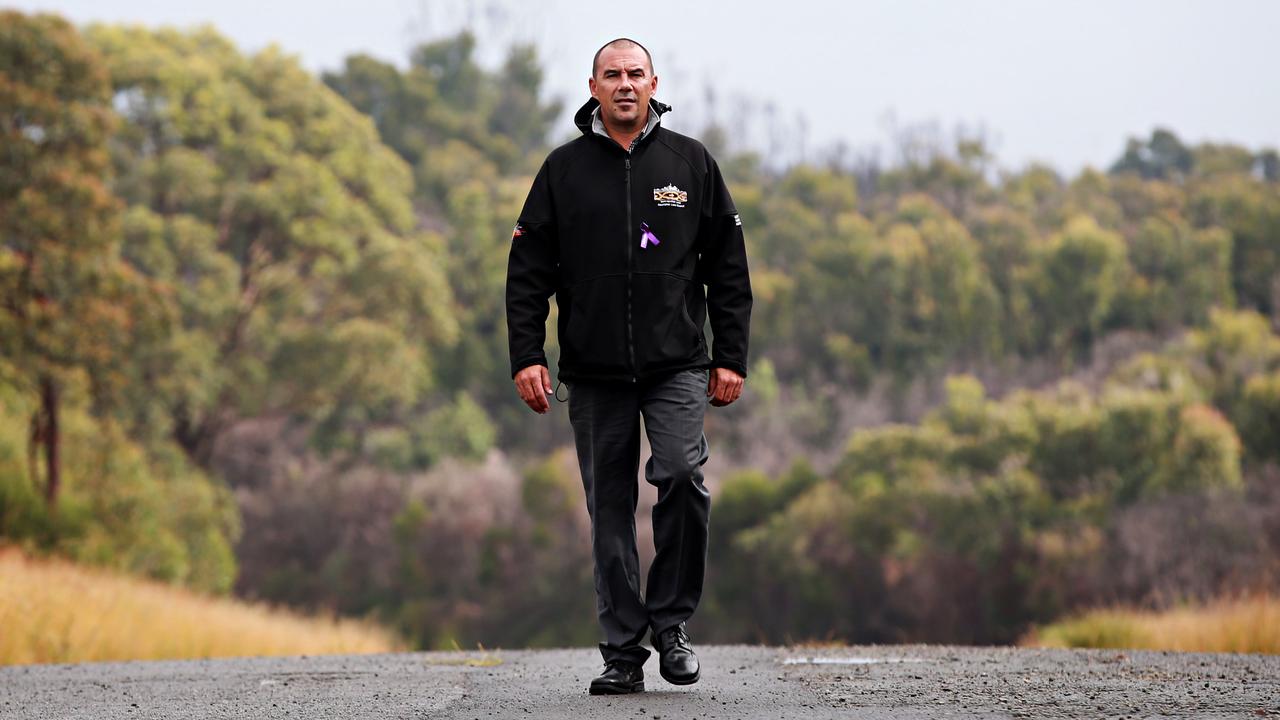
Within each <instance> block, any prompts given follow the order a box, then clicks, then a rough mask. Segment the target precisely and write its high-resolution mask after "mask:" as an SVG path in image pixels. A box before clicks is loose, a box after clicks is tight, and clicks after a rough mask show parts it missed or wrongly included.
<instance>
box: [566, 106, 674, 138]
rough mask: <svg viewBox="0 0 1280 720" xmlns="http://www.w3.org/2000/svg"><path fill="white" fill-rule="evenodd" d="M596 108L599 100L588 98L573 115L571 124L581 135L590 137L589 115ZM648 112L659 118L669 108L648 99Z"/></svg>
mask: <svg viewBox="0 0 1280 720" xmlns="http://www.w3.org/2000/svg"><path fill="white" fill-rule="evenodd" d="M598 107H600V101H599V100H596V99H595V98H588V99H587V101H586V102H585V103H583V105H582V107H580V108H578V112H576V113H574V114H573V124H574V125H577V126H578V130H580V131H581V132H582V134H583V135H591V113H593V112H595V109H596V108H598ZM649 112H652V113H657V115H658V117H659V118H661V117H662V116H663V115H664V114H666V113H669V112H671V106H670V105H668V104H666V103H664V102H658V101H657V100H654V99H653V98H649Z"/></svg>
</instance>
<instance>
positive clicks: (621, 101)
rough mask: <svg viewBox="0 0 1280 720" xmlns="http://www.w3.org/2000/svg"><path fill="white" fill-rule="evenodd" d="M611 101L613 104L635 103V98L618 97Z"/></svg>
mask: <svg viewBox="0 0 1280 720" xmlns="http://www.w3.org/2000/svg"><path fill="white" fill-rule="evenodd" d="M613 103H614V104H615V105H635V104H636V99H635V98H618V99H617V100H614V101H613Z"/></svg>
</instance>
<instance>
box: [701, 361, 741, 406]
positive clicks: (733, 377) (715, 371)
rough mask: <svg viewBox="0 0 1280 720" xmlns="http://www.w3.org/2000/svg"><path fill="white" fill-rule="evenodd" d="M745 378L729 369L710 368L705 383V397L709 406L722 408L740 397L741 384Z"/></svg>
mask: <svg viewBox="0 0 1280 720" xmlns="http://www.w3.org/2000/svg"><path fill="white" fill-rule="evenodd" d="M746 381H747V379H746V378H744V377H743V376H741V375H739V374H738V373H736V372H734V371H732V370H730V369H729V368H722V367H717V368H711V378H710V380H709V381H708V382H707V395H708V396H709V397H710V398H711V405H712V406H714V407H724V406H725V405H728V404H729V403H731V402H733V401H734V400H737V399H738V397H739V396H740V395H742V384H743V383H745V382H746Z"/></svg>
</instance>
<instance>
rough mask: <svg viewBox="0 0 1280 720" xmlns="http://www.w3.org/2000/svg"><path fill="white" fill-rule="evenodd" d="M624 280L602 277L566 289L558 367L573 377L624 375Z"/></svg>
mask: <svg viewBox="0 0 1280 720" xmlns="http://www.w3.org/2000/svg"><path fill="white" fill-rule="evenodd" d="M626 292H627V289H626V277H625V276H623V275H604V276H601V277H596V278H592V279H590V280H584V281H583V282H581V283H578V284H576V285H574V286H573V287H572V288H569V291H568V294H569V312H568V313H567V314H565V315H564V316H563V317H562V322H563V323H564V326H563V327H561V328H560V338H561V340H560V365H561V367H563V368H565V369H566V370H570V371H572V372H575V373H585V374H590V375H621V374H626V373H627V372H628V370H627V368H628V364H629V363H628V358H627V335H626V332H627V328H626Z"/></svg>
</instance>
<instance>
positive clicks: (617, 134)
mask: <svg viewBox="0 0 1280 720" xmlns="http://www.w3.org/2000/svg"><path fill="white" fill-rule="evenodd" d="M651 112H653V108H645V114H644V117H643V118H640V120H639V122H637V123H636V124H635V125H632V126H631V127H627V128H623V127H616V126H614V125H613V124H611V123H610V122H609V119H608V118H607V117H606V116H605V114H604V113H600V122H601V123H603V124H604V131H605V132H606V133H608V135H609V137H610V138H612V139H613V141H614V142H616V143H618V144H619V145H621V146H622V149H623V150H630V149H631V144H632V143H634V142H635V141H636V138H638V137H640V136H641V135H642V134H644V129H645V128H646V127H648V125H649V113H651Z"/></svg>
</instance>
